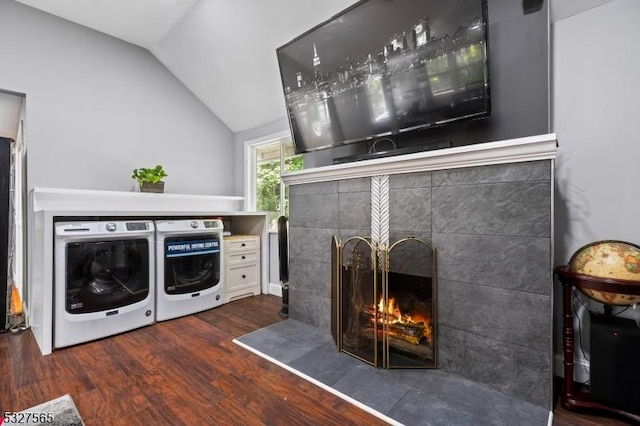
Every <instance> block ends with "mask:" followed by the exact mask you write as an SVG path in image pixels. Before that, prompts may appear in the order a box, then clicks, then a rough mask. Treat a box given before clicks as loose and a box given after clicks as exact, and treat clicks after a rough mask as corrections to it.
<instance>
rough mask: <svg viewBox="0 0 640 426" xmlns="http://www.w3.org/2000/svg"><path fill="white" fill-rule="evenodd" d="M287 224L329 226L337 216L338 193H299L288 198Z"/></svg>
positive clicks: (312, 226) (311, 226)
mask: <svg viewBox="0 0 640 426" xmlns="http://www.w3.org/2000/svg"><path fill="white" fill-rule="evenodd" d="M289 214H290V220H289V226H298V227H309V228H330V227H332V226H335V224H336V223H337V220H338V217H339V207H338V194H316V195H300V196H297V197H291V198H290V200H289Z"/></svg>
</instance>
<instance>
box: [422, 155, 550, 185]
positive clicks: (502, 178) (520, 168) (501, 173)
mask: <svg viewBox="0 0 640 426" xmlns="http://www.w3.org/2000/svg"><path fill="white" fill-rule="evenodd" d="M550 179H551V162H550V160H543V161H528V162H524V163H511V164H496V165H491V166H481V167H468V168H463V169H451V170H441V171H437V172H433V186H446V185H466V184H479V183H498V182H523V181H549V180H550Z"/></svg>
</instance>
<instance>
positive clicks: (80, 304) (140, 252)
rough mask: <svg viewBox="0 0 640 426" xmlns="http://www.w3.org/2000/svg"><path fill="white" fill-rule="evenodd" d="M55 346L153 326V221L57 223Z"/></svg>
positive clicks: (68, 344) (63, 345)
mask: <svg viewBox="0 0 640 426" xmlns="http://www.w3.org/2000/svg"><path fill="white" fill-rule="evenodd" d="M54 229H55V240H54V247H55V249H54V284H53V286H54V291H53V294H54V324H53V347H54V348H62V347H66V346H71V345H75V344H78V343H83V342H87V341H90V340H95V339H99V338H102V337H107V336H111V335H114V334H118V333H122V332H125V331H129V330H133V329H135V328H139V327H142V326H145V325H149V324H153V322H154V303H155V298H154V291H155V288H154V286H155V275H154V274H155V271H154V254H153V243H154V226H153V222H152V221H150V220H147V221H145V220H131V221H116V220H114V221H79V222H57V223H55V227H54Z"/></svg>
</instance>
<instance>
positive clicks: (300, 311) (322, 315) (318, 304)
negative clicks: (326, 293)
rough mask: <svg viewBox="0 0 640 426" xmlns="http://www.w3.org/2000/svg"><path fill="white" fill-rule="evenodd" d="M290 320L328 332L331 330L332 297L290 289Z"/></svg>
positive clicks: (293, 287)
mask: <svg viewBox="0 0 640 426" xmlns="http://www.w3.org/2000/svg"><path fill="white" fill-rule="evenodd" d="M289 318H291V319H295V320H298V321H302V322H305V323H307V324H311V325H314V326H316V327H318V328H320V329H321V330H326V331H327V332H328V331H329V330H330V329H331V297H322V296H318V295H317V294H313V293H309V292H306V291H298V290H296V288H295V286H292V287H291V288H290V289H289Z"/></svg>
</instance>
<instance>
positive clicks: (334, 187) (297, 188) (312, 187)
mask: <svg viewBox="0 0 640 426" xmlns="http://www.w3.org/2000/svg"><path fill="white" fill-rule="evenodd" d="M336 192H338V182H337V181H330V182H316V183H305V184H300V185H289V196H290V197H295V196H298V195H309V194H332V193H336Z"/></svg>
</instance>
